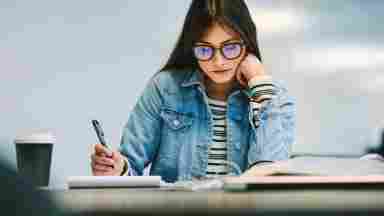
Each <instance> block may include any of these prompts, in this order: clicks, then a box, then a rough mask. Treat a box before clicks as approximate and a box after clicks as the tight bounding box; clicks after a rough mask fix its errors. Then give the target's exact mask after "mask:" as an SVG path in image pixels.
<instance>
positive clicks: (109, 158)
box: [91, 144, 125, 176]
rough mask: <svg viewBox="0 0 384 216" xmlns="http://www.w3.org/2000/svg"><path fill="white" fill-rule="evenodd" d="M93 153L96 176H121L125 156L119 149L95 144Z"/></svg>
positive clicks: (92, 165)
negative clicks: (110, 148) (112, 149)
mask: <svg viewBox="0 0 384 216" xmlns="http://www.w3.org/2000/svg"><path fill="white" fill-rule="evenodd" d="M94 150H95V152H94V153H93V154H92V155H91V167H92V173H93V175H95V176H119V175H120V174H121V173H122V172H123V169H124V163H125V162H124V159H123V156H122V155H121V154H120V152H118V151H111V150H109V149H107V148H106V147H104V146H103V145H101V144H96V145H95V146H94Z"/></svg>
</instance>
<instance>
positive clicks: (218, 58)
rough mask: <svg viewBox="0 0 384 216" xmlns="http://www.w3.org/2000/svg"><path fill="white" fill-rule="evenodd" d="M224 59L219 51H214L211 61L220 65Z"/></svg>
mask: <svg viewBox="0 0 384 216" xmlns="http://www.w3.org/2000/svg"><path fill="white" fill-rule="evenodd" d="M225 61H226V59H225V58H224V56H223V55H222V54H221V53H220V52H218V51H217V52H215V54H214V56H213V59H212V62H213V63H214V64H216V65H218V66H221V65H223V64H224V63H225Z"/></svg>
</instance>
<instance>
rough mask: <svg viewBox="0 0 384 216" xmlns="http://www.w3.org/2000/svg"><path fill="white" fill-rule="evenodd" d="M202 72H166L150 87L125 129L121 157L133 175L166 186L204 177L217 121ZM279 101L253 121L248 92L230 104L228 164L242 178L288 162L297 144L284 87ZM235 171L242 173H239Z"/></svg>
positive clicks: (279, 89)
mask: <svg viewBox="0 0 384 216" xmlns="http://www.w3.org/2000/svg"><path fill="white" fill-rule="evenodd" d="M201 77H202V75H201V72H200V71H199V70H192V69H190V70H179V71H162V72H159V73H157V74H156V75H155V76H154V77H153V78H152V79H151V80H150V82H149V83H148V85H147V86H146V88H145V89H144V92H143V93H142V95H141V97H140V98H139V99H138V101H137V103H136V105H135V106H134V108H133V111H132V112H131V114H130V116H129V119H128V122H127V124H126V125H125V127H124V129H123V135H122V140H121V144H120V152H121V153H122V154H123V155H124V156H126V157H127V159H128V167H129V172H130V174H131V175H142V174H143V170H144V168H145V167H146V166H147V165H148V164H150V163H151V164H152V165H151V169H150V174H151V175H160V176H161V177H162V179H163V180H164V181H167V182H174V181H185V180H191V179H192V177H203V176H205V173H206V169H207V161H208V151H209V144H210V143H211V140H212V137H213V134H212V132H213V131H212V119H211V113H210V110H209V107H208V102H207V95H206V92H205V90H204V85H203V84H202V81H201V80H202V79H201ZM274 85H275V86H276V90H277V91H276V97H274V98H273V99H272V100H270V101H268V102H267V103H266V104H264V105H263V107H262V109H261V110H260V113H259V114H260V116H259V120H260V124H259V126H258V127H257V128H256V127H255V126H254V124H253V121H252V118H253V116H252V114H251V113H252V112H250V108H249V99H248V97H247V95H246V92H245V90H242V89H241V88H236V89H235V90H234V91H233V92H232V93H231V94H230V95H229V97H228V100H227V160H228V161H229V163H231V164H234V165H235V166H230V170H229V172H230V174H232V175H238V174H240V173H238V172H239V171H238V170H239V169H240V170H241V172H243V171H245V170H246V169H247V168H249V167H250V166H251V165H252V164H254V163H255V162H257V161H276V160H284V159H288V157H289V154H290V149H291V145H292V144H293V143H294V141H295V105H294V100H293V99H292V98H291V97H289V96H288V95H287V90H286V88H284V87H283V86H282V85H281V83H277V82H274ZM236 167H238V168H237V169H236Z"/></svg>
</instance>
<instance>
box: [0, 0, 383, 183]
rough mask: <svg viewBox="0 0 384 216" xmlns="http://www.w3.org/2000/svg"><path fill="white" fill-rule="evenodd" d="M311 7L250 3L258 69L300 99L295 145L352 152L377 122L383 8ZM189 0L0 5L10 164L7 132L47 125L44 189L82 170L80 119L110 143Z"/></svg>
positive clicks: (3, 124) (42, 0) (10, 152)
mask: <svg viewBox="0 0 384 216" xmlns="http://www.w3.org/2000/svg"><path fill="white" fill-rule="evenodd" d="M311 2H313V1H300V4H299V2H298V1H276V0H275V1H266V0H264V1H263V0H248V3H249V6H250V8H251V10H252V13H253V14H254V16H255V21H256V23H257V25H258V27H259V28H260V33H259V37H260V44H261V48H262V52H263V56H264V61H265V64H266V67H267V69H268V71H270V72H271V73H272V74H273V76H274V77H275V78H276V79H282V80H285V82H286V83H287V85H288V87H289V89H290V91H291V93H292V94H293V95H294V96H295V97H296V98H297V101H298V131H297V137H298V139H297V140H298V142H297V143H296V144H295V146H294V151H296V152H309V153H348V154H359V153H362V152H363V150H364V148H365V147H366V146H367V144H372V142H371V140H372V139H371V138H372V136H374V135H372V134H374V133H373V132H372V130H373V129H374V128H377V127H380V126H381V123H382V120H381V119H382V116H383V115H382V114H381V108H380V106H381V105H382V102H381V100H380V99H381V98H382V96H383V84H384V82H383V80H384V79H383V76H382V75H381V74H380V71H381V69H382V68H383V63H384V61H382V60H383V46H382V43H381V44H380V43H379V42H381V41H382V38H384V37H383V32H382V31H383V30H379V29H380V28H378V26H375V25H374V23H373V22H374V21H376V20H379V19H380V18H381V19H382V18H383V17H382V15H379V14H380V13H379V11H378V10H377V9H376V8H383V7H382V6H384V5H383V3H381V1H367V2H370V3H364V5H360V4H362V2H361V1H340V2H341V3H340V5H334V6H335V7H330V6H329V5H330V3H331V2H334V1H330V0H329V1H322V2H325V3H322V4H320V3H317V5H314V4H312V3H311ZM373 2H375V4H376V5H374V4H373ZM189 3H190V0H177V1H175V0H162V1H126V0H114V1H90V0H83V1H74V0H67V1H52V0H35V1H27V0H2V1H0V26H1V27H0V143H1V145H0V151H1V155H2V156H4V157H5V158H7V159H8V160H9V161H11V162H12V163H13V164H14V165H15V149H14V145H13V143H12V140H13V138H14V137H15V135H16V134H17V133H18V132H20V131H25V130H29V129H38V128H49V129H52V130H53V131H54V132H55V134H56V135H57V139H58V142H57V145H56V146H55V148H54V156H53V164H52V176H51V185H53V186H56V187H61V186H62V185H64V184H65V180H66V177H68V176H70V175H90V174H91V172H90V169H89V156H90V154H91V147H92V146H91V144H92V143H95V142H97V139H96V136H95V134H94V132H93V130H92V128H91V124H90V120H91V119H93V118H97V119H99V120H100V121H101V122H102V124H103V126H104V129H105V133H106V136H107V139H108V141H110V142H111V143H112V145H113V146H115V147H117V145H118V144H119V141H120V135H121V129H122V127H123V125H124V124H125V122H126V120H127V117H128V115H129V112H130V110H131V109H132V107H133V105H134V103H135V101H136V99H137V97H138V96H139V94H140V93H141V90H142V89H143V88H144V85H145V84H146V82H147V80H148V79H149V78H150V76H151V75H152V74H154V73H155V72H156V71H157V70H158V69H159V68H160V66H161V65H162V64H163V63H164V62H165V60H166V58H167V57H168V54H169V52H170V50H171V48H172V47H173V45H174V42H175V40H176V38H177V36H178V33H179V31H180V28H181V25H182V22H183V19H184V16H185V13H186V10H187V7H188V5H189ZM332 4H334V3H332ZM361 8H363V10H362V11H366V12H365V13H362V12H359V11H360V10H359V9H361ZM351 16H353V17H354V19H353V20H354V21H353V22H352V21H350V20H351V19H350V17H351ZM330 48H338V49H334V50H333V51H332V50H329V49H330ZM359 48H361V49H359ZM359 50H360V52H358V53H362V54H361V55H360V56H359V55H358V54H356V55H353V53H357V51H359ZM330 53H339V54H337V55H335V56H329V54H330ZM345 53H347V54H348V53H349V54H350V53H352V55H349V56H347V57H348V58H347V57H346V54H345ZM367 55H368V57H367ZM356 58H357V59H362V61H363V63H361V64H357V63H356V62H357V61H356ZM372 59H373V60H372ZM379 60H380V61H379ZM340 62H341V63H340Z"/></svg>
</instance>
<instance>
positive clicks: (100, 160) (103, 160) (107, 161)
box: [91, 154, 115, 167]
mask: <svg viewBox="0 0 384 216" xmlns="http://www.w3.org/2000/svg"><path fill="white" fill-rule="evenodd" d="M91 159H92V162H93V163H95V164H99V165H104V166H110V167H113V166H114V165H115V161H114V160H112V159H111V158H108V157H103V156H98V155H95V154H94V155H92V157H91Z"/></svg>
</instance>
